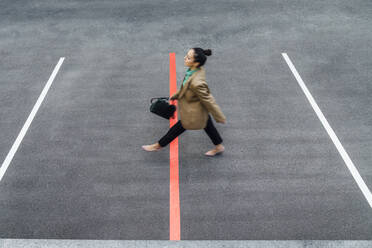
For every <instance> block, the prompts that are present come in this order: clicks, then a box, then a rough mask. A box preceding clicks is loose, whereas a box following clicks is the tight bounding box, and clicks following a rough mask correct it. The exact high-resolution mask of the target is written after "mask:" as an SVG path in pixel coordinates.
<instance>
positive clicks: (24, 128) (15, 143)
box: [0, 57, 65, 181]
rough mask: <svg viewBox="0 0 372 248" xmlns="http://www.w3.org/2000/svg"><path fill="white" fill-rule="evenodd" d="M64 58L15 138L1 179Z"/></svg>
mask: <svg viewBox="0 0 372 248" xmlns="http://www.w3.org/2000/svg"><path fill="white" fill-rule="evenodd" d="M64 60H65V58H64V57H62V58H60V59H59V61H58V63H57V65H56V67H55V68H54V70H53V72H52V75H50V77H49V80H48V82H47V83H46V85H45V87H44V89H43V91H42V92H41V94H40V96H39V98H38V99H37V101H36V104H35V106H34V107H33V109H32V111H31V113H30V115H29V116H28V118H27V120H26V122H25V124H24V125H23V127H22V129H21V132H20V133H19V134H18V137H17V139H16V140H15V142H14V144H13V146H12V148H11V149H10V151H9V153H8V155H7V156H6V158H5V160H4V162H3V164H2V165H1V168H0V181H1V180H2V179H3V176H4V174H5V172H6V170H7V169H8V167H9V164H10V162H11V161H12V159H13V157H14V154H15V153H16V152H17V149H18V147H19V145H20V144H21V142H22V140H23V137H24V136H25V134H26V132H27V130H28V128H29V127H30V125H31V122H32V120H33V119H34V117H35V115H36V113H37V111H38V110H39V107H40V105H41V103H42V102H43V100H44V98H45V96H46V94H47V93H48V90H49V88H50V86H51V85H52V83H53V80H54V78H55V77H56V75H57V73H58V71H59V68H60V67H61V65H62V63H63V61H64Z"/></svg>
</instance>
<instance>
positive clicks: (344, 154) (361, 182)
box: [282, 53, 372, 208]
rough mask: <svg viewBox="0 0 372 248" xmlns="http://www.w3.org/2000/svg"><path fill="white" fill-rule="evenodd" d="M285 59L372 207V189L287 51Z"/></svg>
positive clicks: (284, 54) (284, 55)
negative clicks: (356, 166) (371, 189)
mask: <svg viewBox="0 0 372 248" xmlns="http://www.w3.org/2000/svg"><path fill="white" fill-rule="evenodd" d="M282 55H283V57H284V59H285V61H286V62H287V64H288V66H289V68H290V69H291V71H292V73H293V75H294V76H295V78H296V79H297V82H298V84H299V85H300V87H301V89H302V90H303V91H304V93H305V95H306V97H307V99H308V100H309V102H310V104H311V106H312V107H313V109H314V111H315V113H316V114H317V116H318V118H319V120H320V121H321V123H322V124H323V127H324V128H325V129H326V131H327V133H328V135H329V136H330V137H331V139H332V141H333V143H334V144H335V146H336V148H337V150H338V152H339V153H340V155H341V157H342V158H343V160H344V161H345V164H346V166H347V168H349V170H350V172H351V175H353V177H354V179H355V181H356V183H357V184H358V186H359V188H360V189H361V190H362V192H363V194H364V197H365V198H366V199H367V201H368V203H369V205H370V207H371V208H372V194H371V191H370V190H369V189H368V187H367V185H366V184H365V182H364V180H363V178H362V177H361V176H360V174H359V172H358V170H357V169H356V168H355V166H354V163H353V161H351V159H350V157H349V155H348V154H347V152H346V151H345V149H344V147H343V146H342V144H341V142H340V140H339V139H338V137H337V136H336V134H335V132H334V131H333V129H332V127H331V126H330V125H329V123H328V121H327V119H326V118H325V117H324V115H323V113H322V111H321V110H320V108H319V107H318V104H317V103H316V102H315V100H314V98H313V96H312V95H311V94H310V91H309V90H308V89H307V87H306V85H305V83H304V81H303V80H302V78H301V76H300V74H298V72H297V70H296V68H295V67H294V65H293V64H292V61H291V60H290V59H289V57H288V55H287V54H286V53H282Z"/></svg>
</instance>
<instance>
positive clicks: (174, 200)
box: [169, 53, 181, 240]
mask: <svg viewBox="0 0 372 248" xmlns="http://www.w3.org/2000/svg"><path fill="white" fill-rule="evenodd" d="M176 91H177V77H176V54H175V53H170V54H169V93H170V96H172V95H173V94H174V93H176ZM173 104H175V105H176V106H177V101H174V103H173ZM177 121H178V120H177V112H175V113H174V118H173V119H172V118H171V119H169V127H172V126H173V125H174V124H176V123H177ZM180 222H181V220H180V187H179V161H178V137H176V138H175V139H174V140H173V141H172V142H171V143H170V149H169V239H170V240H180V239H181V223H180Z"/></svg>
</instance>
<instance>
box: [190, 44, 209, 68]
mask: <svg viewBox="0 0 372 248" xmlns="http://www.w3.org/2000/svg"><path fill="white" fill-rule="evenodd" d="M193 50H194V62H199V65H198V68H199V67H200V66H202V65H204V64H205V61H207V57H206V56H211V55H212V50H211V49H206V50H204V49H202V48H200V47H194V48H193Z"/></svg>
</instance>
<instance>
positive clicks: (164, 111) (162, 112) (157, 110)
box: [150, 97, 176, 119]
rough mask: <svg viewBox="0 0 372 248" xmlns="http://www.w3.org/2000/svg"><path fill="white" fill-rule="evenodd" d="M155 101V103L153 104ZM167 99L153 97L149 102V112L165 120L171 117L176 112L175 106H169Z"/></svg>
mask: <svg viewBox="0 0 372 248" xmlns="http://www.w3.org/2000/svg"><path fill="white" fill-rule="evenodd" d="M155 99H157V100H156V101H155V102H153V101H154V100H155ZM168 99H169V97H154V98H151V100H150V103H151V105H150V112H152V113H154V114H157V115H159V116H161V117H163V118H165V119H169V118H170V117H171V116H173V114H174V111H176V105H173V104H169V102H168V101H166V100H168Z"/></svg>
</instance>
